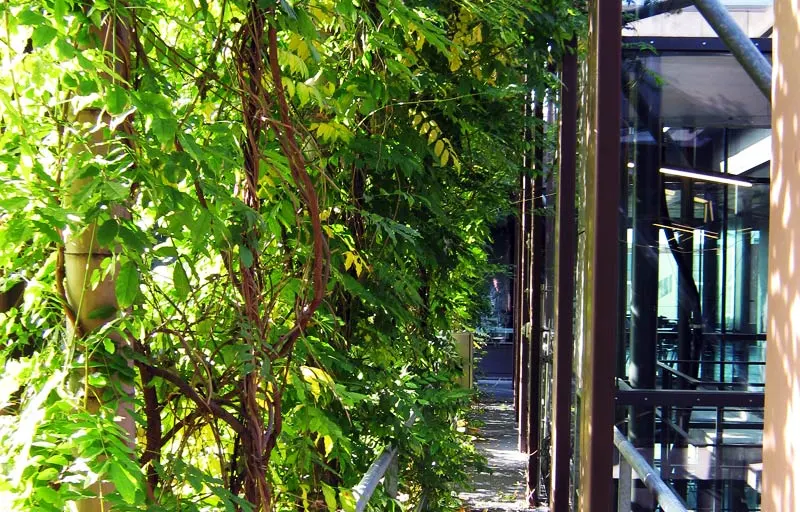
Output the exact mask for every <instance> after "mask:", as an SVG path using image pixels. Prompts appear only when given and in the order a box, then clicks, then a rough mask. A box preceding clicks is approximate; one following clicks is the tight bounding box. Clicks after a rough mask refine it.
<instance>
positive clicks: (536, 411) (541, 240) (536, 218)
mask: <svg viewBox="0 0 800 512" xmlns="http://www.w3.org/2000/svg"><path fill="white" fill-rule="evenodd" d="M537 96H538V97H537V98H536V103H535V105H534V117H533V120H534V122H535V123H536V124H535V126H534V142H535V143H536V148H535V149H534V158H533V162H531V164H532V165H531V168H532V169H533V172H534V177H533V188H532V190H533V204H532V205H531V208H532V210H531V211H532V213H533V214H532V216H531V219H532V223H531V231H532V235H531V251H530V254H531V288H530V303H531V318H530V322H531V327H530V340H529V341H530V348H529V351H530V370H529V371H530V377H529V380H528V383H529V392H530V398H529V399H528V400H529V401H528V471H527V487H528V489H527V490H528V502H529V504H530V505H532V506H536V505H538V503H537V502H538V500H539V496H538V495H539V461H540V459H539V455H540V439H539V433H540V430H541V429H540V424H539V422H540V421H541V418H540V411H541V396H540V390H541V354H542V327H543V323H544V319H543V318H542V287H543V286H544V259H545V257H546V253H545V227H546V226H545V217H544V214H543V213H542V210H543V209H544V167H543V165H542V163H543V161H544V140H543V139H544V108H543V104H544V101H543V100H544V98H542V97H541V96H542V95H541V94H538V95H537Z"/></svg>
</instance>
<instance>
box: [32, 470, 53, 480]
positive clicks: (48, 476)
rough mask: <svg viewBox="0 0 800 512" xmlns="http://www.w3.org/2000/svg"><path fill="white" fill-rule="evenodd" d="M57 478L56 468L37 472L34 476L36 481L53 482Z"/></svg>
mask: <svg viewBox="0 0 800 512" xmlns="http://www.w3.org/2000/svg"><path fill="white" fill-rule="evenodd" d="M57 476H58V470H57V469H56V468H47V469H44V470H42V471H39V474H38V475H36V480H44V481H50V480H55V479H56V477H57Z"/></svg>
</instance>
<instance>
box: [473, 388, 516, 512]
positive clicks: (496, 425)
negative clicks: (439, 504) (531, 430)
mask: <svg viewBox="0 0 800 512" xmlns="http://www.w3.org/2000/svg"><path fill="white" fill-rule="evenodd" d="M481 388H482V389H485V386H481ZM485 402H486V403H482V404H480V405H479V406H478V407H476V410H475V412H476V415H477V419H479V420H480V421H482V422H483V426H482V427H481V429H480V434H479V439H478V442H477V445H478V449H479V450H480V451H481V452H482V453H483V454H484V455H486V458H487V462H488V465H489V468H490V469H491V470H492V473H491V474H487V473H478V474H476V475H474V477H473V481H472V482H473V485H474V486H475V489H473V490H471V491H469V492H463V493H461V494H460V495H459V497H460V498H461V499H462V500H464V502H465V505H466V507H467V508H466V510H470V511H474V512H502V511H506V510H529V509H528V506H527V503H526V501H525V465H526V460H525V455H523V454H521V453H519V452H518V451H517V429H516V426H515V425H516V422H515V420H514V405H513V403H512V402H511V401H510V400H507V397H505V396H503V395H502V394H497V393H495V394H494V395H489V396H488V397H487V398H486V399H485Z"/></svg>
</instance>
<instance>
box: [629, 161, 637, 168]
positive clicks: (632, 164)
mask: <svg viewBox="0 0 800 512" xmlns="http://www.w3.org/2000/svg"><path fill="white" fill-rule="evenodd" d="M634 167H636V164H635V163H633V162H628V169H633V168H634Z"/></svg>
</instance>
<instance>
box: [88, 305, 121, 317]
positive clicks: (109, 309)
mask: <svg viewBox="0 0 800 512" xmlns="http://www.w3.org/2000/svg"><path fill="white" fill-rule="evenodd" d="M116 312H117V308H115V307H114V306H109V305H106V306H100V307H99V308H97V309H95V310H94V311H92V312H90V313H89V319H91V320H98V319H105V318H111V317H112V316H114V314H115V313H116Z"/></svg>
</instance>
